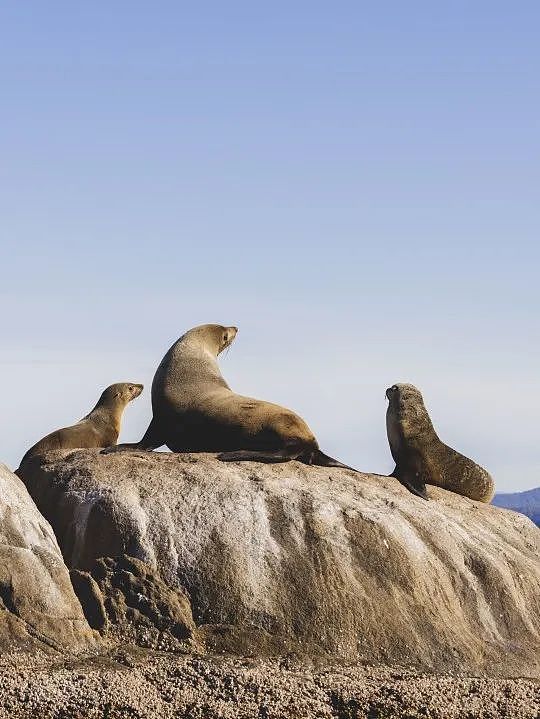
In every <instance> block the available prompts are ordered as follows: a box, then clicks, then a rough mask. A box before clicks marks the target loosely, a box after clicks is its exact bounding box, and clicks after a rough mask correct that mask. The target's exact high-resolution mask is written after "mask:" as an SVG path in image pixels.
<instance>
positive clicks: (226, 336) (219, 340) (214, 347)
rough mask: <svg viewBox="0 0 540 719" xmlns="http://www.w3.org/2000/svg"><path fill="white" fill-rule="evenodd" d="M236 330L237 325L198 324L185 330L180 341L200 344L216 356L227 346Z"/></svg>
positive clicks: (234, 335)
mask: <svg viewBox="0 0 540 719" xmlns="http://www.w3.org/2000/svg"><path fill="white" fill-rule="evenodd" d="M237 332H238V327H225V326H224V325H199V327H194V328H193V329H192V330H189V331H188V332H186V334H185V335H184V336H183V337H182V342H185V341H187V342H190V343H192V342H193V343H198V344H202V345H203V346H204V347H205V349H207V350H209V351H210V352H212V354H213V355H215V356H216V357H217V356H218V354H219V353H220V352H223V350H224V349H225V348H226V347H228V346H229V345H230V344H231V343H232V341H233V340H234V338H235V337H236V333H237Z"/></svg>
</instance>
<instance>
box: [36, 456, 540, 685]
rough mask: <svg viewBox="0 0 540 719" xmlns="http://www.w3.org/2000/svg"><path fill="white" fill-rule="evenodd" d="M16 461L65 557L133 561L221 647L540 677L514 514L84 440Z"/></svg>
mask: <svg viewBox="0 0 540 719" xmlns="http://www.w3.org/2000/svg"><path fill="white" fill-rule="evenodd" d="M23 472H24V478H25V481H26V484H27V486H28V488H29V490H30V493H31V494H32V496H33V497H34V499H35V501H36V503H37V505H38V507H39V508H40V509H41V511H42V512H43V513H44V515H45V516H46V517H47V518H48V519H49V521H50V522H51V524H52V525H53V527H54V530H55V532H56V536H57V537H58V540H59V542H60V545H61V547H62V551H63V554H64V557H65V560H66V562H67V563H68V565H69V566H70V567H75V568H79V569H87V568H89V567H91V566H92V564H93V562H94V561H95V559H96V558H97V557H100V556H110V557H114V556H118V555H123V554H128V555H132V556H134V557H137V558H139V559H141V560H142V561H144V562H146V563H147V564H148V565H150V566H151V567H155V568H156V570H157V571H158V572H159V574H160V575H161V577H162V578H163V579H164V581H165V582H167V584H168V585H170V586H171V587H177V588H180V587H183V588H184V589H185V590H186V592H187V593H188V595H189V597H190V601H191V606H192V611H193V616H194V619H195V621H196V623H197V624H198V625H205V626H203V627H202V628H200V629H199V631H200V632H201V633H202V634H205V635H206V637H207V640H208V641H209V642H210V643H212V642H213V643H214V644H213V645H214V646H216V647H218V648H221V649H222V650H223V648H228V649H233V650H234V649H236V651H239V652H244V653H253V654H257V653H263V652H270V653H280V652H287V651H294V652H296V653H301V654H318V655H331V656H332V657H333V658H334V659H336V658H337V659H343V660H351V659H362V660H365V661H369V662H383V663H406V664H414V665H417V666H419V667H423V668H425V669H437V670H438V671H462V672H468V673H471V672H472V673H475V674H477V673H487V674H489V673H493V674H504V675H508V676H510V675H522V676H540V561H539V557H540V532H539V531H538V529H537V528H536V527H535V526H534V524H533V523H532V522H531V521H530V520H528V519H527V518H525V517H523V516H521V515H518V514H515V513H513V512H510V511H505V510H500V509H496V508H494V507H492V506H489V505H484V504H480V503H477V502H473V501H471V500H468V499H465V498H463V497H460V496H458V495H455V494H451V493H449V492H446V491H444V490H442V489H437V488H432V487H430V488H429V493H430V496H431V497H432V500H431V501H430V502H425V501H424V500H422V499H419V498H417V497H415V496H413V495H412V494H410V493H409V492H407V491H406V490H405V489H404V488H403V487H402V486H401V485H400V484H399V483H398V482H397V481H395V480H393V479H392V478H385V477H379V476H376V475H365V474H354V473H352V472H349V471H346V470H339V469H324V468H320V467H307V466H305V465H302V464H299V463H296V462H289V463H286V464H277V465H264V464H256V463H248V462H246V463H231V464H228V463H227V464H225V463H220V462H219V461H217V460H216V459H215V458H214V457H213V456H210V455H177V454H169V453H123V454H122V453H120V454H112V455H100V454H99V453H97V452H95V451H92V450H81V451H77V452H68V453H64V454H50V455H48V458H47V459H45V460H38V459H37V458H36V459H35V460H32V461H30V462H29V463H27V464H26V465H25V466H24V468H23Z"/></svg>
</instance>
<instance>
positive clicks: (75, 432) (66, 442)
mask: <svg viewBox="0 0 540 719" xmlns="http://www.w3.org/2000/svg"><path fill="white" fill-rule="evenodd" d="M142 391H143V386H142V384H135V383H132V382H119V383H118V384H112V385H110V387H107V389H106V390H104V392H103V393H102V395H101V397H100V398H99V401H98V403H97V404H96V406H95V407H94V409H93V410H92V411H91V412H90V413H89V414H87V415H86V417H83V419H81V420H80V422H77V423H76V424H74V425H71V426H70V427H63V428H62V429H57V430H56V431H55V432H51V433H50V434H48V435H47V436H46V437H43V439H40V440H39V442H37V443H36V444H35V445H34V446H33V447H31V448H30V449H29V450H28V452H26V454H25V455H24V457H23V458H22V460H21V466H22V464H23V462H25V461H26V460H27V459H28V458H29V457H32V456H35V455H38V454H40V455H41V454H44V453H45V452H49V451H51V450H53V449H80V448H85V447H88V448H90V447H109V446H111V445H113V444H116V442H117V440H118V435H119V434H120V424H121V421H122V413H123V411H124V409H125V407H126V405H127V404H128V402H131V400H132V399H135V397H138V396H139V395H140V394H141V392H142Z"/></svg>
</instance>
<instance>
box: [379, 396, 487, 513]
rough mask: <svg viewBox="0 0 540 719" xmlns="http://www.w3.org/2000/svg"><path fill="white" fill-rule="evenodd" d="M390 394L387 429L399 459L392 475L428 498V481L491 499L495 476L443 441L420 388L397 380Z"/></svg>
mask: <svg viewBox="0 0 540 719" xmlns="http://www.w3.org/2000/svg"><path fill="white" fill-rule="evenodd" d="M386 397H387V398H388V400H389V403H388V409H387V412H386V429H387V432H388V442H389V444H390V451H391V452H392V457H393V458H394V461H395V463H396V468H395V469H394V471H393V472H392V475H391V476H393V477H396V479H398V480H399V481H400V482H401V483H402V484H403V485H405V487H407V488H408V489H409V490H410V491H411V492H413V493H414V494H417V495H419V496H420V497H423V498H424V499H427V498H428V497H427V492H426V484H434V485H436V486H438V487H442V488H443V489H448V490H450V491H451V492H456V494H462V495H463V496H464V497H469V499H475V500H477V501H478V502H490V501H491V499H492V498H493V494H494V492H495V485H494V482H493V479H492V478H491V476H490V475H489V474H488V472H486V470H485V469H483V468H482V467H480V465H478V464H476V462H473V461H472V459H469V458H468V457H465V456H464V455H462V454H460V453H459V452H456V450H455V449H452V448H451V447H448V446H447V445H446V444H444V443H443V442H441V440H440V439H439V437H438V435H437V433H436V432H435V429H434V427H433V424H432V422H431V419H430V417H429V414H428V412H427V410H426V408H425V405H424V400H423V399H422V395H421V394H420V391H419V390H418V389H417V388H416V387H414V386H413V385H412V384H395V385H392V387H389V388H388V389H387V390H386Z"/></svg>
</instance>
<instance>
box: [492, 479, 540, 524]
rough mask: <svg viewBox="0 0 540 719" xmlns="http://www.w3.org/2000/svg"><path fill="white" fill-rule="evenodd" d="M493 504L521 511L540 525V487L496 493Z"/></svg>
mask: <svg viewBox="0 0 540 719" xmlns="http://www.w3.org/2000/svg"><path fill="white" fill-rule="evenodd" d="M492 504H494V505H495V506H496V507H504V508H505V509H513V510H514V512H521V514H525V515H526V516H527V517H530V518H531V519H532V521H533V522H534V523H535V524H536V525H538V526H539V527H540V487H536V488H535V489H529V490H527V491H526V492H512V493H508V494H496V495H495V497H494V499H493V501H492Z"/></svg>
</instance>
